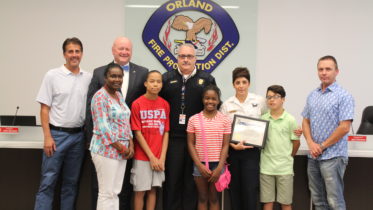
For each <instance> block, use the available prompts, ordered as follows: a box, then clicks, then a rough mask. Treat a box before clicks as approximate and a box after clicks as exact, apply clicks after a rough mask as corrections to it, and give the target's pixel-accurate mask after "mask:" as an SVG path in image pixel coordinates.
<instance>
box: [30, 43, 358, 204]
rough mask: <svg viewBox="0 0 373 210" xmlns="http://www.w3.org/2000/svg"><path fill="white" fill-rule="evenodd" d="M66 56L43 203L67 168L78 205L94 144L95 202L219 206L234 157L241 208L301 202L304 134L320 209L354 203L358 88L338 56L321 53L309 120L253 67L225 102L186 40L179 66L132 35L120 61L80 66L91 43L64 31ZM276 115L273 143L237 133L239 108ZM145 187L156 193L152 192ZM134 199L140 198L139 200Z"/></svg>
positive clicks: (240, 70)
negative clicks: (296, 185) (350, 183)
mask: <svg viewBox="0 0 373 210" xmlns="http://www.w3.org/2000/svg"><path fill="white" fill-rule="evenodd" d="M62 49H63V55H64V58H65V60H66V63H65V64H64V65H62V66H61V67H59V68H56V69H52V70H50V71H48V72H47V74H46V75H45V77H44V79H43V82H42V85H41V88H40V90H39V93H38V96H37V99H36V100H37V102H39V103H40V104H41V111H40V116H41V124H42V128H43V133H44V153H43V163H42V169H41V181H40V187H39V190H38V193H37V195H36V201H35V209H36V210H39V209H52V204H53V197H54V191H55V185H56V181H57V179H58V177H59V176H61V178H62V186H61V206H60V208H61V209H66V210H70V209H75V200H76V196H77V189H78V181H79V175H80V170H81V165H82V162H83V158H84V153H85V152H84V151H85V148H86V147H87V144H86V141H85V140H84V139H87V142H88V143H89V144H88V145H89V150H90V156H91V159H92V163H93V164H92V169H93V170H92V204H91V205H92V209H99V210H101V209H104V210H110V209H113V210H115V209H121V210H123V209H131V207H132V203H133V204H134V205H133V208H134V209H136V210H137V209H143V208H144V206H146V209H155V206H156V200H157V188H159V187H163V209H165V210H177V209H185V210H190V209H197V208H198V209H199V210H202V209H211V210H215V209H216V210H218V209H220V204H219V199H218V192H217V190H216V188H215V185H214V183H215V182H216V181H217V180H218V179H219V177H220V175H221V174H222V173H223V172H224V170H226V168H225V164H226V163H228V164H229V167H228V168H229V170H230V172H231V175H232V176H231V177H232V178H231V182H230V185H229V190H228V191H229V193H230V198H231V207H232V209H233V210H246V209H251V210H254V209H255V210H256V209H257V208H258V206H257V203H258V200H259V201H260V202H262V203H263V209H266V210H267V209H273V203H274V202H278V203H280V204H281V207H282V209H291V204H292V197H293V176H294V171H293V162H294V156H295V154H296V153H297V150H298V148H299V145H300V143H299V142H300V141H299V137H300V136H301V135H302V133H303V134H304V136H305V139H306V142H307V145H308V147H309V158H308V177H309V189H310V191H311V196H312V201H313V203H314V205H315V207H316V209H333V210H334V209H346V205H345V201H344V197H343V176H344V171H345V168H346V165H347V160H348V156H347V139H346V138H347V136H346V135H347V133H348V132H349V129H350V127H351V122H352V120H353V115H354V100H353V97H352V96H351V95H350V94H349V93H348V92H347V91H346V90H344V89H343V88H342V87H341V86H340V85H339V84H338V83H337V82H336V77H337V75H338V73H339V69H338V65H337V61H336V59H335V58H334V57H333V56H324V57H322V58H320V59H319V61H318V63H317V72H318V76H319V79H320V81H321V85H320V86H319V87H318V88H316V89H315V90H314V91H312V92H311V94H310V95H309V96H308V98H307V102H306V106H305V108H304V110H303V112H302V116H303V122H302V128H299V126H298V125H297V122H296V120H295V119H294V117H293V116H292V115H291V114H289V113H288V112H287V111H285V109H284V107H283V104H284V102H285V96H286V92H285V89H284V88H283V87H282V86H280V85H272V86H270V87H268V89H267V92H266V97H262V96H260V95H256V94H253V93H251V92H249V87H250V73H249V70H248V69H247V68H245V67H237V68H235V69H234V70H233V73H232V83H233V87H234V89H235V95H234V96H232V97H230V98H228V99H227V100H226V101H224V103H222V101H221V98H220V97H221V92H220V89H219V88H218V87H217V85H216V82H215V79H214V77H213V76H212V75H211V74H209V73H206V72H204V71H201V70H198V69H196V65H195V64H196V61H197V57H196V50H195V47H194V46H193V45H192V44H188V43H187V44H182V45H181V46H179V51H178V53H177V61H178V68H177V69H175V70H172V71H168V72H166V73H164V74H163V75H162V74H161V73H160V72H159V71H157V70H151V71H149V70H148V69H147V68H145V67H142V66H139V65H136V64H134V63H132V62H131V56H132V43H131V41H130V40H129V39H128V38H126V37H119V38H117V39H116V40H115V41H114V43H113V46H112V54H113V57H114V60H113V61H112V62H110V63H109V64H107V65H104V66H102V67H99V68H97V69H95V70H94V72H93V76H92V74H90V73H88V72H86V71H84V70H82V69H81V68H80V66H79V65H80V61H81V59H82V55H83V45H82V42H81V41H80V40H79V39H78V38H75V37H74V38H68V39H66V40H65V41H64V43H63V46H62ZM236 114H239V115H245V116H248V117H254V118H260V119H263V120H267V121H269V129H268V137H267V140H266V145H265V147H264V148H263V149H259V148H257V147H253V146H248V145H246V144H244V142H239V143H230V136H231V132H232V130H231V127H232V126H231V124H232V119H233V117H234V115H236ZM145 197H146V199H144V198H145ZM132 198H133V202H132Z"/></svg>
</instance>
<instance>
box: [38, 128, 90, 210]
mask: <svg viewBox="0 0 373 210" xmlns="http://www.w3.org/2000/svg"><path fill="white" fill-rule="evenodd" d="M51 135H52V137H53V139H54V141H55V144H56V151H55V152H54V154H53V155H52V156H50V157H47V156H46V155H45V153H44V152H43V162H42V166H41V180H40V187H39V191H38V193H37V194H36V201H35V210H51V209H52V207H53V197H54V190H55V186H56V182H57V179H58V177H59V175H60V173H61V171H62V174H61V176H62V187H61V207H60V209H61V210H72V209H75V199H76V196H77V190H78V181H79V175H80V168H81V166H82V163H83V158H84V145H85V142H84V134H83V132H79V133H74V134H71V133H67V132H63V131H56V130H51Z"/></svg>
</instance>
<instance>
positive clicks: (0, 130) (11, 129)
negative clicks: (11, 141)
mask: <svg viewBox="0 0 373 210" xmlns="http://www.w3.org/2000/svg"><path fill="white" fill-rule="evenodd" d="M0 133H14V134H16V133H19V129H18V128H16V127H0Z"/></svg>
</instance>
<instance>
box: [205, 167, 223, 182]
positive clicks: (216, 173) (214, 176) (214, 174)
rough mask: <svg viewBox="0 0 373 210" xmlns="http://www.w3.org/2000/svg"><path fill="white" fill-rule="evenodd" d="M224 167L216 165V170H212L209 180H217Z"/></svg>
mask: <svg viewBox="0 0 373 210" xmlns="http://www.w3.org/2000/svg"><path fill="white" fill-rule="evenodd" d="M222 169H223V168H222V167H219V166H218V167H216V168H215V170H213V171H212V174H211V177H210V179H209V180H208V181H209V182H212V183H215V182H217V181H218V180H219V178H220V174H221V171H222Z"/></svg>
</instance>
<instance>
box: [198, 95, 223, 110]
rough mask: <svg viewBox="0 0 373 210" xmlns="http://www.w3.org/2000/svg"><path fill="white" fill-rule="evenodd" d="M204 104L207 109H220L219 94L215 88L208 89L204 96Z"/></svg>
mask: <svg viewBox="0 0 373 210" xmlns="http://www.w3.org/2000/svg"><path fill="white" fill-rule="evenodd" d="M202 102H203V105H204V106H205V110H206V111H210V112H211V111H215V110H217V109H218V104H219V103H220V100H219V96H218V94H217V93H216V92H215V91H213V90H208V91H206V92H205V95H204V96H203V100H202Z"/></svg>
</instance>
